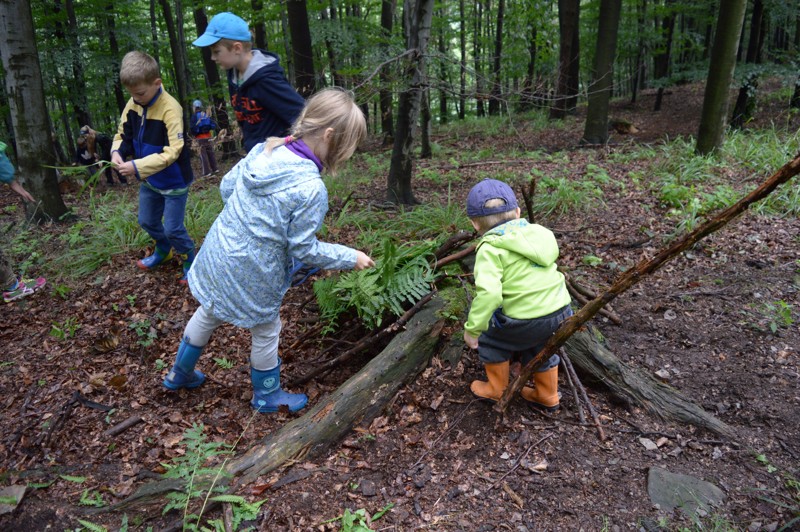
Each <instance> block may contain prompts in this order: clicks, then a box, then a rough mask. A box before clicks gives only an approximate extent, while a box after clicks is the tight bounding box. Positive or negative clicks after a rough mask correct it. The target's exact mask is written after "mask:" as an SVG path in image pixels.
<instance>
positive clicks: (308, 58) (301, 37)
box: [286, 0, 317, 98]
mask: <svg viewBox="0 0 800 532" xmlns="http://www.w3.org/2000/svg"><path fill="white" fill-rule="evenodd" d="M286 12H287V16H288V17H289V32H290V33H291V36H292V56H293V58H294V76H295V83H296V85H295V86H296V87H297V92H299V93H300V95H301V96H302V97H303V98H308V97H309V96H311V95H312V94H314V91H316V87H317V86H316V78H315V77H314V51H313V50H312V48H311V30H310V29H309V27H308V9H307V7H306V0H287V2H286Z"/></svg>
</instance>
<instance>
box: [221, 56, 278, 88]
mask: <svg viewBox="0 0 800 532" xmlns="http://www.w3.org/2000/svg"><path fill="white" fill-rule="evenodd" d="M234 70H236V69H231V74H233V71H234ZM276 73H277V74H280V75H281V76H283V68H281V64H280V60H279V58H278V55H277V54H274V53H272V52H265V51H264V50H259V49H254V50H253V58H252V59H251V60H250V64H248V65H247V70H245V72H244V75H243V76H242V77H241V79H240V80H239V85H240V86H241V87H246V86H248V85H252V84H254V83H258V81H259V80H260V79H262V78H264V77H266V76H274V75H275V74H276Z"/></svg>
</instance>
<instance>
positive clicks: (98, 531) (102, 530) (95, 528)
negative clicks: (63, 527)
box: [78, 519, 108, 532]
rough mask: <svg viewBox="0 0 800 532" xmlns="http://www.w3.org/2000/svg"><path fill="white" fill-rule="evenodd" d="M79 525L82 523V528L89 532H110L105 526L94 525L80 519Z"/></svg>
mask: <svg viewBox="0 0 800 532" xmlns="http://www.w3.org/2000/svg"><path fill="white" fill-rule="evenodd" d="M78 523H80V524H81V526H82V527H84V528H85V529H86V530H87V531H88V532H108V529H107V528H106V527H104V526H103V525H98V524H97V523H92V522H91V521H87V520H86V519H78Z"/></svg>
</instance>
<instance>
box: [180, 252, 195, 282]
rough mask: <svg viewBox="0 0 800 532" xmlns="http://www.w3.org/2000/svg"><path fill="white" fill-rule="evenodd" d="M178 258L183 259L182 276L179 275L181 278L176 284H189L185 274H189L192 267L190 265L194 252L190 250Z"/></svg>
mask: <svg viewBox="0 0 800 532" xmlns="http://www.w3.org/2000/svg"><path fill="white" fill-rule="evenodd" d="M179 256H180V257H181V259H183V275H181V278H180V279H178V282H179V283H180V284H183V285H186V284H189V281H188V280H187V279H186V274H188V273H189V268H191V267H192V263H193V262H194V257H195V252H194V250H191V251H190V252H188V253H181V254H180V255H179Z"/></svg>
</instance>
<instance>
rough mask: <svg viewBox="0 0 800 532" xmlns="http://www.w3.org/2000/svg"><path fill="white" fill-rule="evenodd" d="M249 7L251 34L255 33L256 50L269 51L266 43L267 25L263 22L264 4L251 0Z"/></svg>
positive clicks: (258, 0) (259, 0) (260, 0)
mask: <svg viewBox="0 0 800 532" xmlns="http://www.w3.org/2000/svg"><path fill="white" fill-rule="evenodd" d="M250 7H251V8H252V9H253V23H252V27H253V33H255V45H256V48H260V49H261V50H269V48H268V43H267V25H266V23H265V22H264V13H263V11H264V2H262V0H251V2H250Z"/></svg>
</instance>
